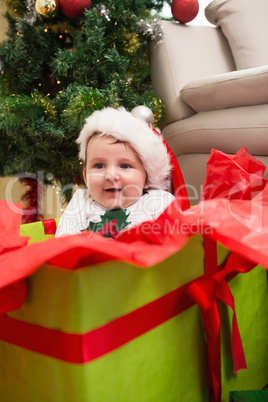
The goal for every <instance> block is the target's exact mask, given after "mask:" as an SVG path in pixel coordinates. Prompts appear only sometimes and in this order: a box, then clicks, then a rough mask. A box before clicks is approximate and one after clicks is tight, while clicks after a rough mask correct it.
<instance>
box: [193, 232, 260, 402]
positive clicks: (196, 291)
mask: <svg viewBox="0 0 268 402" xmlns="http://www.w3.org/2000/svg"><path fill="white" fill-rule="evenodd" d="M216 247H217V245H216V242H214V241H213V240H211V239H209V238H206V237H204V248H205V256H206V257H205V276H203V277H201V278H198V279H196V280H195V281H194V282H193V283H192V284H191V285H190V286H189V288H188V289H187V293H188V294H189V295H190V296H191V297H192V299H193V300H194V301H195V302H196V304H197V305H198V306H199V307H200V309H201V312H202V319H203V325H204V330H205V334H206V341H207V351H208V371H209V373H208V378H209V400H210V402H221V344H220V311H219V300H220V301H222V302H223V303H225V304H226V305H228V306H229V307H231V309H232V310H233V328H232V352H233V363H234V372H238V371H239V370H241V369H246V368H247V366H246V360H245V355H244V350H243V345H242V341H241V337H240V333H239V329H238V324H237V319H236V313H235V305H234V298H233V295H232V293H231V291H230V288H229V286H228V283H227V281H228V280H230V279H231V278H233V277H234V276H236V275H237V274H238V273H239V272H241V273H245V272H249V271H251V270H252V269H253V268H254V267H255V265H256V264H255V263H252V262H251V261H249V260H246V259H244V258H243V257H240V256H239V255H237V254H234V253H231V254H230V255H229V257H228V259H227V261H226V264H225V265H224V267H218V266H217V253H216Z"/></svg>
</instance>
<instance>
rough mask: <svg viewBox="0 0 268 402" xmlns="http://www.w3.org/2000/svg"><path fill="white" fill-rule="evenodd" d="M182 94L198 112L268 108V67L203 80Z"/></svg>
mask: <svg viewBox="0 0 268 402" xmlns="http://www.w3.org/2000/svg"><path fill="white" fill-rule="evenodd" d="M180 94H181V98H182V100H183V101H184V102H185V103H186V104H187V105H189V106H190V107H191V108H193V109H194V110H195V111H196V112H199V111H208V110H219V109H226V108H233V107H239V106H250V105H261V104H267V103H268V65H265V66H261V67H254V68H249V69H245V70H239V71H232V72H228V73H224V74H217V75H214V76H211V77H208V78H201V79H199V80H195V81H192V82H190V83H189V84H186V85H185V86H184V87H183V88H182V89H181V93H180Z"/></svg>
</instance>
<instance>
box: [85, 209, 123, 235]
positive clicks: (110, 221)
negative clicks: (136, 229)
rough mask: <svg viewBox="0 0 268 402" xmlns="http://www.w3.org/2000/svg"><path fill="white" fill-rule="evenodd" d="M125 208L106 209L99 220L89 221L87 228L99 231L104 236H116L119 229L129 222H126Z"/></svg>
mask: <svg viewBox="0 0 268 402" xmlns="http://www.w3.org/2000/svg"><path fill="white" fill-rule="evenodd" d="M128 216H129V213H128V214H127V210H126V209H112V210H111V209H108V210H107V211H105V213H104V214H103V215H102V216H101V221H100V222H89V225H88V227H87V230H91V231H92V232H97V233H100V234H101V235H102V236H104V237H110V238H112V239H114V238H116V237H117V236H118V235H119V233H120V232H121V230H123V229H124V228H125V227H126V226H128V225H129V224H130V222H127V218H128Z"/></svg>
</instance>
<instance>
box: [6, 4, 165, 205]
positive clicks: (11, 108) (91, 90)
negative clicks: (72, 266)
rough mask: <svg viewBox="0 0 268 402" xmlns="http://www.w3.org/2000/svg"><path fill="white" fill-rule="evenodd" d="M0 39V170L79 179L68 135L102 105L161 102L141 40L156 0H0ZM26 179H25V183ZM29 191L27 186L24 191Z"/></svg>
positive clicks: (64, 182) (157, 107) (159, 114)
mask: <svg viewBox="0 0 268 402" xmlns="http://www.w3.org/2000/svg"><path fill="white" fill-rule="evenodd" d="M5 3H6V7H7V13H6V18H7V19H8V26H9V29H8V32H7V40H5V41H4V42H3V43H2V44H1V46H0V68H1V75H0V87H1V95H0V141H1V147H0V175H1V176H7V175H14V174H20V173H22V172H32V173H36V172H37V171H41V172H42V175H43V176H42V177H43V178H44V180H45V181H46V182H47V183H48V184H49V183H50V182H51V181H52V180H53V181H54V182H56V183H58V184H60V185H61V187H62V188H64V191H63V195H64V197H65V199H67V200H68V199H70V197H71V192H72V188H71V186H70V184H71V183H80V181H81V164H80V162H79V161H78V157H77V155H78V149H77V145H76V143H75V140H76V138H77V136H78V133H79V131H80V129H81V127H82V125H83V124H84V121H85V118H86V117H87V116H89V115H90V114H91V113H92V112H93V111H94V110H96V109H101V108H103V107H106V106H111V107H118V106H124V107H125V108H126V109H128V110H131V109H132V108H134V107H135V106H137V105H146V106H147V107H149V108H150V109H151V110H152V111H153V113H154V117H155V124H156V125H157V124H158V123H159V121H160V120H161V119H162V118H163V113H164V108H163V105H162V102H161V100H160V99H158V98H157V97H156V96H155V95H154V94H153V91H152V87H151V80H150V68H149V50H148V42H149V40H150V38H151V37H152V36H154V39H155V38H156V37H157V36H161V32H160V28H159V27H160V25H159V24H158V23H157V19H156V18H155V17H153V16H152V10H153V9H154V10H160V9H161V8H162V7H163V4H164V3H165V1H164V0H102V1H101V3H100V2H99V1H95V0H91V1H90V0H36V1H35V0H5ZM30 181H31V179H29V182H28V184H31V183H30ZM28 197H29V198H31V192H28Z"/></svg>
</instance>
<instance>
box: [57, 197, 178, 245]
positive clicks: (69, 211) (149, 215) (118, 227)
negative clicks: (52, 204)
mask: <svg viewBox="0 0 268 402" xmlns="http://www.w3.org/2000/svg"><path fill="white" fill-rule="evenodd" d="M174 199H175V198H174V196H173V195H172V194H170V193H169V192H167V191H163V190H149V191H148V192H147V193H146V194H144V195H143V196H142V197H140V198H139V200H138V201H137V202H135V203H134V204H132V205H130V206H129V207H127V208H124V209H122V210H108V211H107V209H105V208H104V207H102V206H101V205H99V204H97V203H96V202H95V201H93V199H92V198H91V196H90V195H89V192H88V190H87V189H85V190H83V189H79V190H76V192H75V193H74V195H73V197H72V199H71V201H70V202H69V204H68V205H67V207H66V209H65V211H64V213H63V215H62V217H61V219H60V221H59V224H58V227H57V232H56V237H58V236H63V235H71V234H78V233H81V232H83V231H85V230H92V231H95V232H100V234H102V235H105V236H106V237H116V235H115V236H114V235H113V233H115V234H118V232H121V231H122V230H124V229H128V228H130V227H132V226H135V225H138V224H139V223H141V222H144V221H149V220H154V219H156V218H158V217H159V215H161V213H162V212H163V211H164V210H165V209H166V208H167V207H168V205H170V204H171V203H172V201H173V200H174ZM105 217H106V219H104V218H105ZM118 218H119V219H118ZM107 219H108V220H107ZM109 222H110V223H109ZM111 222H112V223H111ZM102 223H103V224H102ZM105 225H106V226H105ZM110 229H111V230H110Z"/></svg>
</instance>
